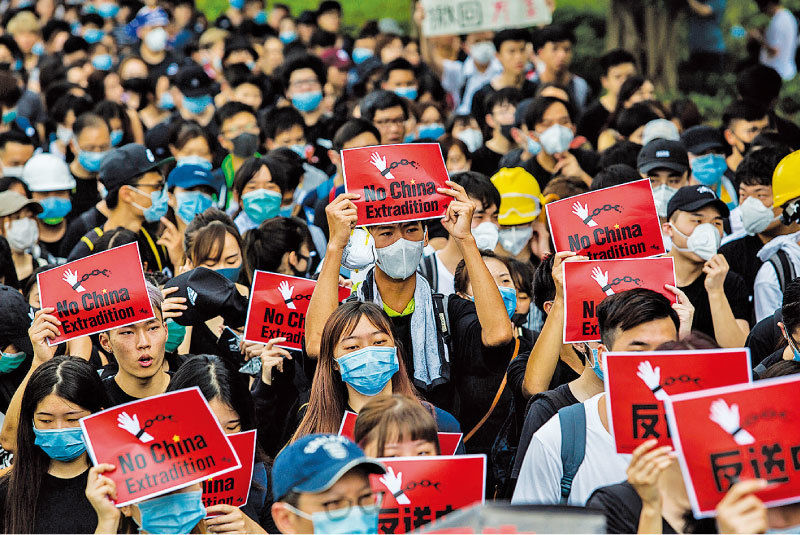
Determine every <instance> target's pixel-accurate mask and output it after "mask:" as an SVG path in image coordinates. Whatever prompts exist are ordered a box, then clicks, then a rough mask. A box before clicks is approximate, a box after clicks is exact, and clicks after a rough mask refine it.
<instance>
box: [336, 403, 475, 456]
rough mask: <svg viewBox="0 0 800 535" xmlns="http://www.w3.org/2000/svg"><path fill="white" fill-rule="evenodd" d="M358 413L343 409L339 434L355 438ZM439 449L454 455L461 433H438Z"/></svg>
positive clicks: (443, 453) (444, 453) (351, 438)
mask: <svg viewBox="0 0 800 535" xmlns="http://www.w3.org/2000/svg"><path fill="white" fill-rule="evenodd" d="M357 418H358V414H356V413H354V412H352V411H344V418H342V425H340V426H339V434H340V435H342V436H343V437H347V438H349V439H350V440H355V438H354V436H355V432H354V431H355V428H356V419H357ZM438 435H439V451H440V452H441V454H442V455H455V454H456V450H457V449H458V445H459V443H460V442H461V437H463V436H464V435H463V434H462V433H439V434H438Z"/></svg>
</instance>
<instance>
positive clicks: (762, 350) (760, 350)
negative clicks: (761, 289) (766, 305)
mask: <svg viewBox="0 0 800 535" xmlns="http://www.w3.org/2000/svg"><path fill="white" fill-rule="evenodd" d="M779 321H783V314H782V313H781V309H780V308H779V309H777V310H776V311H775V313H774V314H772V315H771V316H767V317H766V318H764V319H763V320H761V321H759V322H758V323H756V324H755V326H754V327H753V328H752V329H750V334H748V335H747V341H745V343H744V345H745V347H747V348H749V349H750V361H751V363H752V365H753V367H755V366H757V365H758V363H759V362H761V361H763V360H764V359H766V358H767V357H768V356H769V355H770V354H771V353H772V352H773V351H775V350H776V349H777V348H778V346H779V345H781V344H782V343H783V333H782V332H781V329H780V327H778V322H779Z"/></svg>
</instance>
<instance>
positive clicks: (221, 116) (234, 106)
mask: <svg viewBox="0 0 800 535" xmlns="http://www.w3.org/2000/svg"><path fill="white" fill-rule="evenodd" d="M240 113H249V114H250V115H252V116H253V117H254V118H255V117H257V115H256V110H254V109H253V108H251V107H250V106H248V105H247V104H244V103H243V102H238V101H236V100H232V101H230V102H226V103H225V104H223V105H222V106H220V108H219V109H218V110H217V117H216V120H217V124H218V125H219V127H220V130H221V129H222V124H223V123H224V122H225V121H227V120H228V119H230V118H231V117H233V116H235V115H238V114H240Z"/></svg>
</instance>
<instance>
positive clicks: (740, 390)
mask: <svg viewBox="0 0 800 535" xmlns="http://www.w3.org/2000/svg"><path fill="white" fill-rule="evenodd" d="M721 368H722V366H720V371H721ZM798 389H800V377H798V376H797V375H792V376H789V377H779V378H776V379H767V380H762V381H757V382H755V383H750V384H738V385H733V386H724V387H720V388H712V389H710V390H700V391H698V392H689V393H686V394H679V395H677V396H670V397H669V398H668V399H667V400H666V402H665V406H666V409H667V421H668V422H669V429H670V433H671V435H672V442H673V443H674V445H675V450H676V451H677V452H678V459H679V461H680V465H681V471H682V472H683V479H684V481H685V483H686V490H687V492H688V494H689V500H690V501H691V503H692V511H693V512H694V516H695V517H697V518H702V517H708V516H713V515H714V509H715V508H716V506H717V504H718V503H719V501H720V500H721V499H722V498H723V497H724V496H725V493H726V492H727V491H728V489H730V487H731V486H732V485H733V484H734V483H736V482H737V481H742V480H745V479H754V478H760V479H765V480H767V481H768V482H770V483H773V484H774V485H771V486H768V487H767V488H765V489H764V490H762V491H760V492H758V493H757V495H758V497H759V498H760V499H761V500H762V501H763V502H764V503H765V504H766V505H767V506H768V507H769V506H777V505H783V504H787V503H792V502H797V501H800V406H798V403H797V392H798Z"/></svg>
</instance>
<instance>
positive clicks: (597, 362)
mask: <svg viewBox="0 0 800 535" xmlns="http://www.w3.org/2000/svg"><path fill="white" fill-rule="evenodd" d="M585 349H588V350H590V351H591V352H592V370H594V373H595V374H596V375H597V377H599V378H600V380H601V381H602V380H603V368H602V367H601V366H600V359H599V358H597V348H590V347H589V344H586V345H585Z"/></svg>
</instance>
